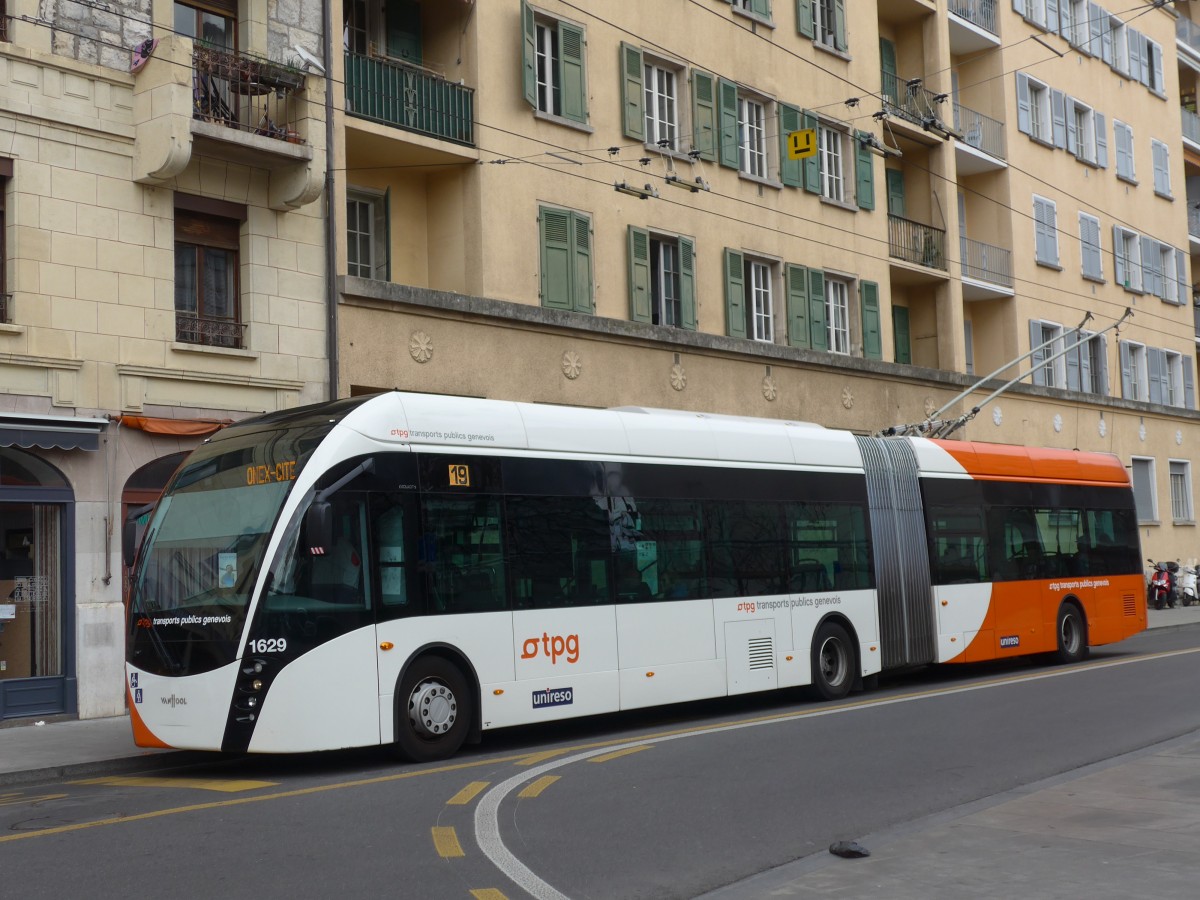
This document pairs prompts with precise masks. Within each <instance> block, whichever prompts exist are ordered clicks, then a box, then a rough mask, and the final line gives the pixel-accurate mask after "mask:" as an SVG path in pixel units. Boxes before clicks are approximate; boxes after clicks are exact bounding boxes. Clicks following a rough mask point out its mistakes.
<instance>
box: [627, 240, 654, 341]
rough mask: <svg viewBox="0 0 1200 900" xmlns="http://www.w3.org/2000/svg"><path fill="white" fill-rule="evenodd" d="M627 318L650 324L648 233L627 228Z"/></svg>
mask: <svg viewBox="0 0 1200 900" xmlns="http://www.w3.org/2000/svg"><path fill="white" fill-rule="evenodd" d="M628 243H629V318H630V320H632V321H634V322H650V321H653V316H652V315H651V311H650V232H648V231H646V229H644V228H635V227H634V226H633V225H630V226H629V240H628Z"/></svg>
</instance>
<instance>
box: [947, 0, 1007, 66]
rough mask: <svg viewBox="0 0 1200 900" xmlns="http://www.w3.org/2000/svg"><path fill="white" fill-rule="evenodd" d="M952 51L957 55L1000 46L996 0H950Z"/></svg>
mask: <svg viewBox="0 0 1200 900" xmlns="http://www.w3.org/2000/svg"><path fill="white" fill-rule="evenodd" d="M947 9H949V11H950V52H951V53H952V54H953V55H955V56H962V55H964V54H967V53H974V52H976V51H978V50H986V49H990V48H993V47H999V46H1000V33H999V31H997V30H996V0H948V3H947Z"/></svg>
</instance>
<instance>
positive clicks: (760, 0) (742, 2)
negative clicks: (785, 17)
mask: <svg viewBox="0 0 1200 900" xmlns="http://www.w3.org/2000/svg"><path fill="white" fill-rule="evenodd" d="M733 8H734V9H736V10H737V11H738V12H742V13H746V14H747V15H751V16H754V17H755V18H758V19H762V20H763V21H765V22H769V21H771V0H733Z"/></svg>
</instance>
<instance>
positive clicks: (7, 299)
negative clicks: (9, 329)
mask: <svg viewBox="0 0 1200 900" xmlns="http://www.w3.org/2000/svg"><path fill="white" fill-rule="evenodd" d="M11 307H12V294H0V323H3V324H5V325H7V324H8V323H9V321H10V319H9V318H8V317H9V315H10V313H11Z"/></svg>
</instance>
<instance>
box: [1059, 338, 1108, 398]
mask: <svg viewBox="0 0 1200 900" xmlns="http://www.w3.org/2000/svg"><path fill="white" fill-rule="evenodd" d="M1090 334H1091V333H1090V332H1086V331H1085V332H1081V333H1080V334H1079V337H1080V338H1081V339H1082V338H1085V337H1089V336H1090ZM1099 340H1100V339H1099V338H1096V337H1092V338H1091V339H1090V340H1089V341H1088V342H1087V343H1084V344H1080V345H1079V346H1078V347H1077V348H1076V349H1075V353H1076V354H1077V355H1078V358H1079V388H1078V390H1081V391H1083V392H1085V393H1088V394H1093V393H1095V391H1094V390H1093V387H1094V385H1093V381H1094V379H1093V378H1092V353H1093V352H1094V351H1093V348H1094V347H1095V346H1096V344H1097V343H1098V342H1099ZM1070 381H1071V372H1070V370H1069V369H1068V370H1067V382H1068V383H1069V382H1070Z"/></svg>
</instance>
